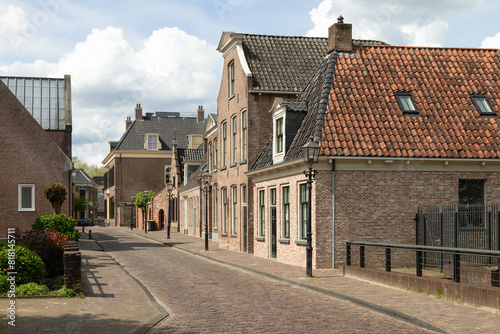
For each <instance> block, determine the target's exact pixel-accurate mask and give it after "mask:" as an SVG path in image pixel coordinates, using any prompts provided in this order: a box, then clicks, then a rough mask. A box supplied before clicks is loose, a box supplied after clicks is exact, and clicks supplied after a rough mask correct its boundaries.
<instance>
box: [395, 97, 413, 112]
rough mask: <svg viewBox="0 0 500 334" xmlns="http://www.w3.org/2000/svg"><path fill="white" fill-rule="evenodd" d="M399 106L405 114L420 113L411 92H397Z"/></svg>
mask: <svg viewBox="0 0 500 334" xmlns="http://www.w3.org/2000/svg"><path fill="white" fill-rule="evenodd" d="M396 99H397V100H398V104H399V107H400V108H401V110H402V111H403V113H405V114H418V111H417V107H416V106H415V102H413V98H412V97H411V94H410V93H396Z"/></svg>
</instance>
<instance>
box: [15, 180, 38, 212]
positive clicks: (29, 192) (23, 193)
mask: <svg viewBox="0 0 500 334" xmlns="http://www.w3.org/2000/svg"><path fill="white" fill-rule="evenodd" d="M18 211H35V185H34V184H20V185H18Z"/></svg>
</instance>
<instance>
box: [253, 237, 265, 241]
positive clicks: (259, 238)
mask: <svg viewBox="0 0 500 334" xmlns="http://www.w3.org/2000/svg"><path fill="white" fill-rule="evenodd" d="M255 240H257V241H266V237H255Z"/></svg>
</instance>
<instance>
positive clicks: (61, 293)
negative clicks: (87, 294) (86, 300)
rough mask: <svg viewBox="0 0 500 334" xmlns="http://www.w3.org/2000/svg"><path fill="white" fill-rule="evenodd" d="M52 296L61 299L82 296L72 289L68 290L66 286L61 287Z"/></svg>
mask: <svg viewBox="0 0 500 334" xmlns="http://www.w3.org/2000/svg"><path fill="white" fill-rule="evenodd" d="M54 295H56V296H61V297H76V296H81V295H82V294H79V293H77V292H76V291H75V290H73V289H69V288H67V287H66V286H63V287H62V288H60V289H59V290H57V291H56V292H55V293H54Z"/></svg>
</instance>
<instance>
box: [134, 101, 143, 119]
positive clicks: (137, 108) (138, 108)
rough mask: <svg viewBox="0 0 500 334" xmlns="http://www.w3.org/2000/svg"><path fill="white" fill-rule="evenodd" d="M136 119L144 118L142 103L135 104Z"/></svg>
mask: <svg viewBox="0 0 500 334" xmlns="http://www.w3.org/2000/svg"><path fill="white" fill-rule="evenodd" d="M135 119H136V121H138V120H141V119H142V108H141V105H140V104H137V105H136V106H135Z"/></svg>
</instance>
